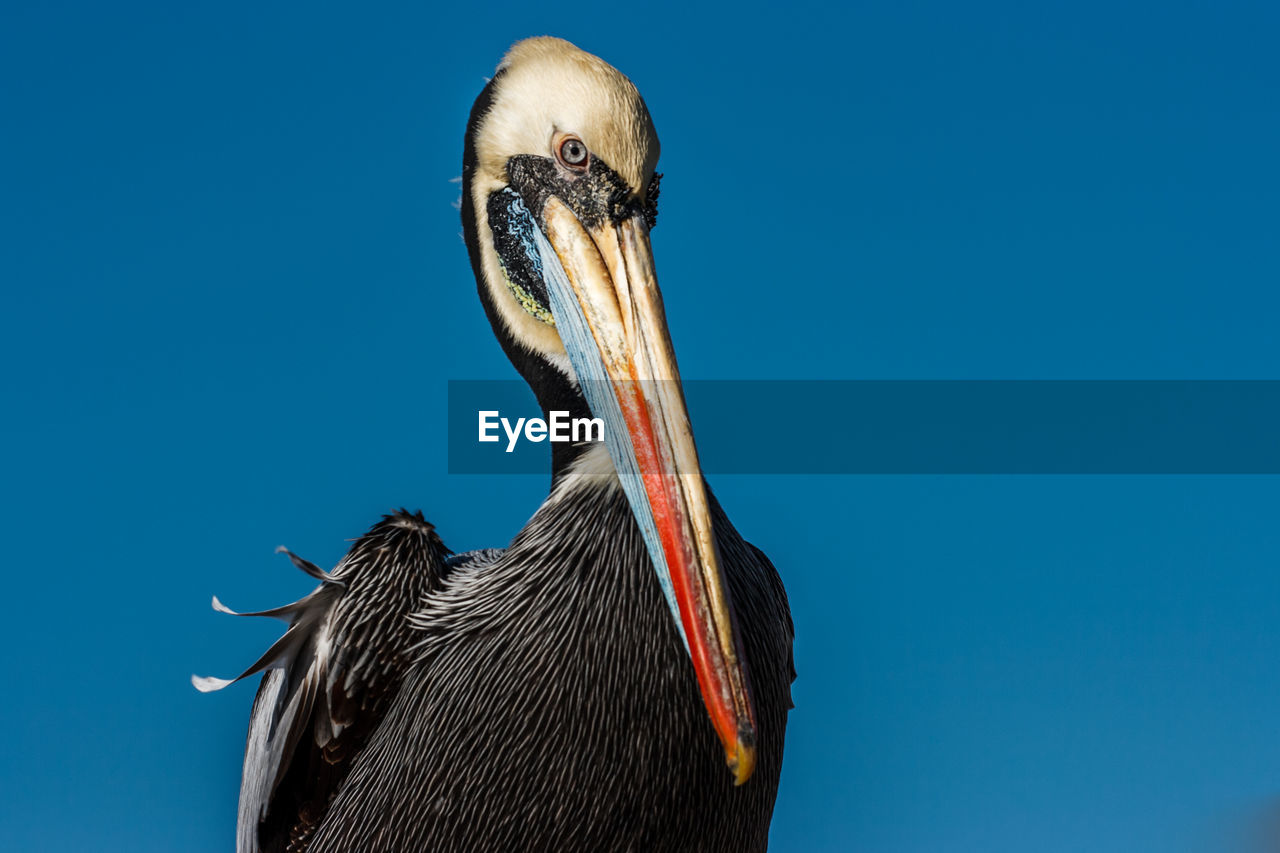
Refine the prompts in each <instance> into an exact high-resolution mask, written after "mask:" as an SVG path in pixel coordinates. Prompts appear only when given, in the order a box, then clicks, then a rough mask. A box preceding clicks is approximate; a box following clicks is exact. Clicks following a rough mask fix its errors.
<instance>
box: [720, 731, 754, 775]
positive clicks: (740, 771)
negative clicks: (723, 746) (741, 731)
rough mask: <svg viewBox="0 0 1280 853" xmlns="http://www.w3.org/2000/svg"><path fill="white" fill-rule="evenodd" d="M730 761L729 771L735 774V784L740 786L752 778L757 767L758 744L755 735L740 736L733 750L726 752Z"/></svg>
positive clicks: (726, 756)
mask: <svg viewBox="0 0 1280 853" xmlns="http://www.w3.org/2000/svg"><path fill="white" fill-rule="evenodd" d="M725 758H726V759H727V761H728V763H729V772H730V773H732V774H733V784H734V786H735V787H736V786H738V785H741V784H743V783H744V782H746V781H747V780H748V779H750V778H751V774H752V773H754V772H755V769H756V745H755V738H754V737H750V738H748V737H739V738H738V739H737V740H736V741H735V742H734V743H733V747H732V750H731V751H726V752H725Z"/></svg>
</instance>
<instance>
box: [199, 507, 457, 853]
mask: <svg viewBox="0 0 1280 853" xmlns="http://www.w3.org/2000/svg"><path fill="white" fill-rule="evenodd" d="M278 550H279V551H280V552H282V553H284V554H287V555H288V557H289V559H290V560H291V561H292V562H293V564H294V565H295V566H297V567H298V568H299V569H300V570H302V571H303V572H306V573H307V574H308V575H310V576H312V577H315V578H317V579H318V580H320V586H318V587H317V588H316V589H315V590H313V591H312V592H311V593H310V594H308V595H307V596H305V597H304V598H302V599H300V600H298V601H295V602H293V603H292V604H287V605H284V606H283V607H277V608H273V609H271V610H262V611H257V612H253V613H236V612H235V611H233V610H231V609H230V608H228V607H226V606H225V605H224V604H222V602H221V601H219V600H218V599H217V598H216V597H215V598H214V599H213V607H214V609H215V610H217V611H219V612H222V613H230V614H233V615H237V616H260V617H268V618H274V619H281V620H284V621H286V622H288V624H289V627H288V628H287V629H286V630H285V632H284V635H283V636H281V637H280V639H279V640H277V641H276V642H275V643H274V644H272V646H271V648H269V649H268V650H267V651H266V652H265V653H264V654H263V655H262V656H261V657H260V658H258V660H257V661H255V662H254V664H253V665H252V666H250V667H249V668H248V669H246V670H245V671H244V672H243V673H241V674H240V675H239V676H237V677H236V678H233V679H220V678H210V677H203V678H201V677H197V676H193V677H192V683H193V684H194V685H195V687H196V689H197V690H200V691H202V692H210V691H213V690H221V689H222V688H223V687H226V686H228V685H230V684H234V683H235V682H237V681H239V680H241V679H243V678H247V677H249V676H251V675H255V674H257V673H259V672H265V673H266V674H265V675H264V676H263V679H262V683H261V684H260V685H259V687H258V694H257V697H256V698H255V699H254V703H253V711H252V712H251V714H250V718H249V731H248V736H247V738H246V742H245V758H244V771H243V773H242V776H241V784H240V806H239V816H238V820H237V832H236V849H237V851H239V853H268V851H284V850H292V849H301V848H302V846H304V845H305V841H306V838H307V837H309V835H310V834H311V832H313V831H314V829H315V827H316V826H317V825H318V824H319V822H320V820H321V819H322V818H323V815H324V812H325V809H327V807H328V804H329V802H330V801H331V800H332V799H333V797H334V796H335V795H336V794H337V791H338V789H339V788H340V786H341V784H342V782H343V780H344V779H345V776H346V771H347V770H348V769H349V767H350V763H351V760H352V759H353V757H354V756H355V754H356V753H358V751H359V749H360V748H361V747H362V746H363V743H364V740H365V739H366V738H367V737H368V735H369V734H370V733H371V732H372V730H373V729H374V728H375V727H376V726H377V724H378V723H379V722H380V721H381V718H382V715H383V714H384V713H385V707H386V704H387V702H388V701H389V699H390V698H391V696H392V695H394V692H395V690H396V689H398V688H399V683H400V679H401V678H402V676H403V673H404V668H405V666H406V664H407V661H408V655H407V652H408V649H409V647H410V645H411V640H412V636H411V630H412V629H411V628H410V625H409V622H408V619H407V617H408V614H409V613H411V612H413V611H414V610H415V609H416V608H417V607H418V605H419V603H420V601H421V599H422V597H423V596H424V595H426V594H427V593H429V592H430V591H432V590H433V589H437V588H438V587H439V585H440V584H441V583H442V582H443V580H444V576H445V573H446V572H447V571H448V570H449V567H448V565H447V563H446V560H447V558H448V556H449V550H448V549H447V548H445V546H444V544H443V543H442V542H441V541H440V538H439V537H438V536H437V535H436V533H435V528H434V527H432V526H431V524H429V523H428V522H427V521H426V520H425V519H423V517H422V514H421V513H420V512H419V513H414V514H411V513H409V512H407V511H405V510H400V511H399V512H396V513H392V514H390V515H387V516H384V518H383V519H382V521H380V522H379V523H378V524H376V525H374V527H373V528H372V529H371V530H369V532H368V533H366V534H365V535H364V536H362V537H360V538H359V539H358V540H356V542H355V544H354V545H352V547H351V550H350V551H349V552H348V554H347V556H346V557H344V558H343V559H342V561H341V562H340V563H339V564H338V565H337V567H335V568H334V570H333V571H332V572H325V571H323V570H321V569H320V568H318V567H317V566H316V565H315V564H314V563H311V562H309V561H307V560H304V559H302V558H301V557H298V556H297V555H295V554H293V553H292V552H291V551H288V550H287V549H284V548H280V549H278Z"/></svg>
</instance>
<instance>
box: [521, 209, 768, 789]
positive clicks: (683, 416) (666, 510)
mask: <svg viewBox="0 0 1280 853" xmlns="http://www.w3.org/2000/svg"><path fill="white" fill-rule="evenodd" d="M542 219H543V224H544V229H545V232H546V240H547V241H549V244H550V245H549V246H547V247H545V248H543V246H542V244H543V241H542V240H541V237H542V234H541V233H539V234H537V235H536V236H537V238H539V240H538V242H539V243H540V253H541V254H543V255H544V262H543V273H544V278H545V279H546V280H547V285H548V295H549V296H550V299H551V303H552V304H551V309H552V313H553V314H554V316H555V320H556V326H557V329H558V331H559V333H560V337H561V340H562V341H564V344H565V349H566V351H567V352H568V354H569V358H570V361H571V363H572V364H573V367H574V370H575V371H576V373H577V375H578V378H579V384H580V385H581V387H582V389H583V392H584V395H585V396H586V398H587V402H588V405H590V406H591V409H592V412H593V414H595V415H596V416H597V417H600V418H602V419H603V420H604V422H605V440H606V443H607V444H608V445H609V451H610V454H611V456H612V457H613V462H614V466H615V468H616V469H617V471H618V475H619V479H620V480H621V482H622V486H623V488H624V490H625V491H626V494H627V498H628V500H629V502H630V504H631V508H632V512H633V513H634V514H635V516H636V519H637V521H638V522H639V524H640V528H641V532H642V533H643V534H644V538H645V541H646V543H647V545H648V547H649V552H650V556H651V558H652V560H653V564H654V568H655V569H656V570H657V573H658V578H659V581H660V582H661V584H662V586H663V591H664V593H665V594H666V596H667V600H668V604H669V605H670V606H671V610H672V615H673V616H674V617H675V620H676V626H677V628H678V629H679V630H680V632H681V634H682V636H683V638H684V640H685V645H686V647H687V648H688V651H689V655H690V658H691V659H692V661H693V666H694V670H695V672H696V673H697V677H698V686H699V687H700V688H701V691H702V698H703V701H704V702H705V703H706V706H707V712H708V714H709V716H710V717H711V722H712V724H713V725H714V727H715V730H716V734H717V735H718V736H719V738H720V741H721V743H722V744H723V745H724V750H725V758H726V761H727V762H728V765H729V769H730V770H731V771H732V773H733V775H734V781H735V783H736V784H739V785H740V784H742V783H743V782H745V781H746V780H747V779H748V778H749V777H750V776H751V773H752V771H753V770H754V769H755V761H756V758H755V712H754V709H753V708H752V702H751V693H750V686H749V683H748V679H747V672H746V664H745V660H744V657H743V655H742V646H741V641H740V639H739V637H738V631H737V630H736V626H735V624H734V616H733V611H732V607H731V604H730V601H729V596H728V592H727V589H726V587H725V580H724V574H723V572H722V571H721V568H720V555H719V553H718V551H717V549H716V543H715V536H714V534H713V532H712V528H711V511H710V507H709V505H708V501H707V492H706V486H705V484H704V482H703V479H702V470H701V467H700V466H699V464H698V452H697V449H696V448H695V446H694V442H693V432H692V430H691V428H690V426H689V415H688V412H687V410H686V407H685V401H684V392H683V390H682V388H681V385H680V373H679V371H678V369H677V368H676V358H675V353H674V351H673V350H672V347H671V338H670V335H669V333H668V331H667V321H666V315H665V313H664V311H663V308H662V296H661V294H660V293H659V291H658V281H657V277H656V275H655V274H654V269H653V252H652V249H651V248H650V245H649V233H648V228H647V227H646V226H645V224H644V221H643V220H642V219H641V218H640V217H638V216H633V217H630V218H627V219H625V220H623V221H622V222H620V223H618V224H616V225H615V224H610V223H607V222H606V223H604V224H601V225H598V226H595V227H592V228H590V229H588V228H586V227H584V226H583V224H582V223H581V222H580V221H579V220H578V218H577V216H575V215H574V214H573V212H572V211H571V210H570V209H569V208H568V206H566V205H565V204H564V203H563V202H561V201H560V200H559V199H558V198H555V197H552V198H550V199H548V200H547V202H546V204H545V206H544V208H543V215H542ZM535 230H536V229H535ZM548 248H549V249H552V250H554V259H553V258H551V257H546V256H547V255H550V254H551V253H550V252H548V251H546V249H548ZM554 261H558V263H555V262H554Z"/></svg>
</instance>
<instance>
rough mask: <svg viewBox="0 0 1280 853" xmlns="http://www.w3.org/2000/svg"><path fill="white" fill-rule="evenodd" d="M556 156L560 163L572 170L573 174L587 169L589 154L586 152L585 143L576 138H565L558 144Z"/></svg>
mask: <svg viewBox="0 0 1280 853" xmlns="http://www.w3.org/2000/svg"><path fill="white" fill-rule="evenodd" d="M556 154H557V156H559V158H560V162H561V163H563V164H564V165H566V166H568V167H569V168H570V169H573V170H574V171H575V172H581V171H583V170H584V169H586V167H587V160H588V159H589V158H590V156H591V153H590V152H589V151H587V146H586V143H584V142H583V141H582V140H581V139H579V138H578V137H576V136H568V137H565V139H564V141H563V142H561V143H560V147H559V148H558V149H556Z"/></svg>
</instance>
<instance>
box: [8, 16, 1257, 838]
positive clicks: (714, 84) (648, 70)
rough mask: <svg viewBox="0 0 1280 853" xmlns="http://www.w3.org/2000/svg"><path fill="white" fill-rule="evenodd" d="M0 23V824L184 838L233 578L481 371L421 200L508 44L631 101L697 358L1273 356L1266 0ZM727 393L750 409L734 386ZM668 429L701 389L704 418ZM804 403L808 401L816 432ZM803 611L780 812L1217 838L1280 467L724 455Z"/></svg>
mask: <svg viewBox="0 0 1280 853" xmlns="http://www.w3.org/2000/svg"><path fill="white" fill-rule="evenodd" d="M431 5H432V4H425V3H404V4H396V5H388V6H378V5H374V4H360V5H358V6H357V5H355V4H352V5H351V6H350V7H338V6H335V5H333V4H329V3H307V4H287V3H271V4H259V3H253V4H249V3H239V2H220V3H216V4H213V3H208V4H203V3H201V4H196V3H181V4H175V3H154V4H143V3H114V4H83V5H80V4H69V3H60V2H45V3H40V4H25V6H26V8H16V4H8V5H6V7H5V10H4V11H3V12H0V80H3V81H4V82H3V85H2V86H0V123H2V127H0V282H3V308H2V309H0V364H2V365H3V399H4V409H5V415H4V417H3V419H0V438H2V440H3V443H2V447H3V449H2V450H0V466H2V467H0V481H2V482H3V484H4V485H3V493H2V495H0V519H2V521H0V523H2V524H3V528H2V529H3V534H4V544H5V571H4V573H3V578H4V583H3V589H4V599H5V606H4V617H3V619H2V620H0V625H2V626H3V627H0V632H2V634H0V663H2V664H3V672H4V679H5V680H4V684H5V687H4V691H3V696H4V700H3V701H0V731H3V732H4V733H5V735H4V740H5V744H6V746H5V756H4V760H3V761H2V762H0V838H3V839H4V846H5V847H6V848H7V849H12V850H35V849H40V850H53V851H58V850H78V849H95V850H112V851H116V850H119V851H172V850H184V851H221V850H226V849H229V845H230V844H231V842H232V837H233V836H232V825H233V821H234V803H235V797H236V785H237V779H238V776H237V774H238V764H239V760H240V755H241V748H242V736H243V728H244V725H245V720H246V717H247V712H248V707H249V704H250V701H251V698H252V690H253V689H252V687H251V686H248V685H242V686H239V687H237V688H234V689H231V690H228V691H226V692H224V693H222V694H218V695H213V696H200V695H197V694H196V693H195V691H194V690H192V689H191V687H190V685H189V684H188V682H187V678H188V676H189V674H190V673H191V672H193V671H196V672H201V673H214V674H224V675H225V674H231V673H233V672H235V671H238V669H239V668H240V667H241V666H243V665H244V664H246V663H247V662H249V661H250V660H252V659H253V657H254V656H256V654H257V653H258V652H259V651H261V649H262V648H264V646H265V644H266V643H267V642H269V640H270V639H271V637H272V636H274V634H275V631H276V630H277V629H276V626H275V625H274V624H269V625H262V624H256V623H252V624H250V623H246V622H243V621H241V622H235V621H232V620H230V619H229V618H227V617H218V616H217V615H215V614H213V613H212V612H211V611H210V610H209V607H208V599H209V595H210V594H211V593H214V592H217V593H219V594H220V595H221V596H222V597H223V598H224V600H226V601H227V602H228V603H229V604H230V605H232V606H235V607H239V608H248V609H256V608H258V607H264V606H270V605H274V604H279V603H282V602H284V601H286V600H291V599H292V598H295V597H297V596H298V595H299V594H300V593H302V592H303V591H305V589H306V588H307V587H308V585H309V580H308V579H307V578H305V577H303V576H302V575H300V574H299V573H297V572H296V571H294V570H292V569H291V568H290V567H289V566H288V565H287V564H286V562H285V561H284V560H283V559H282V558H280V557H276V556H273V554H272V549H273V548H274V547H275V546H276V545H278V544H281V543H284V544H287V545H289V546H290V547H292V548H294V549H296V550H297V551H299V552H300V553H301V554H303V555H305V556H307V557H309V558H311V559H313V560H316V561H317V562H319V563H321V564H322V565H329V564H332V563H333V562H334V561H336V560H337V558H338V557H340V556H341V554H342V553H343V551H344V545H345V543H344V539H346V538H347V537H351V536H355V535H358V534H359V533H361V532H362V531H363V529H364V528H365V527H367V526H368V525H369V524H370V523H371V522H372V521H373V520H374V519H376V518H377V516H378V514H379V513H381V512H383V511H385V510H387V509H388V508H391V507H393V506H400V505H407V506H410V507H421V508H422V509H423V510H424V512H425V513H426V515H427V517H428V518H430V519H432V520H433V521H435V522H436V523H437V525H438V526H439V529H440V530H441V532H442V533H443V535H444V536H445V539H446V541H447V542H448V543H449V544H450V545H451V546H452V547H454V548H456V549H465V548H472V547H479V546H491V545H501V544H504V543H505V542H506V541H507V540H508V539H509V538H510V536H511V535H512V534H513V533H514V532H515V531H516V530H517V529H518V528H519V527H520V525H521V524H522V523H523V521H524V520H525V519H526V518H527V517H528V515H529V514H530V513H531V512H532V510H533V509H534V507H535V506H536V505H537V503H538V502H539V500H540V498H541V496H542V494H543V493H544V491H545V485H546V484H545V481H544V480H543V479H542V478H541V477H534V476H524V477H513V478H510V479H505V480H504V479H495V478H492V477H462V476H456V477H451V476H449V475H447V474H446V473H445V447H444V424H445V418H444V412H443V405H444V393H445V383H446V381H447V380H448V379H450V378H487V377H495V378H505V377H509V376H511V375H512V373H511V371H510V368H509V366H508V365H507V363H506V361H505V360H504V358H503V356H502V353H501V351H500V350H499V348H498V346H497V344H496V343H495V342H494V340H493V338H492V336H491V334H490V331H489V328H488V325H487V323H486V321H485V319H484V317H483V315H482V312H481V310H480V307H479V304H478V302H477V299H476V296H475V292H474V285H473V283H472V281H471V273H470V268H469V265H468V263H467V260H466V255H465V250H464V248H463V244H462V240H461V239H460V236H459V232H460V226H459V222H458V214H457V211H456V210H455V209H454V207H453V204H454V202H455V201H456V200H457V198H458V186H457V184H455V183H451V179H453V178H455V177H456V176H457V175H458V174H459V172H460V166H459V163H460V159H461V146H462V131H463V126H464V124H465V120H466V115H467V110H468V108H469V106H470V104H471V101H472V99H473V98H474V97H475V95H476V94H477V93H478V91H479V90H480V88H481V86H482V85H483V84H484V80H485V75H487V74H489V73H491V71H492V68H493V66H494V65H495V63H496V62H497V60H498V58H499V57H500V56H501V54H502V52H503V50H504V49H505V47H506V46H507V45H508V44H509V43H510V42H512V41H514V40H516V39H518V38H520V37H523V36H526V35H532V34H539V33H552V34H556V35H561V36H564V37H566V38H569V39H571V40H573V41H575V42H577V43H578V44H580V45H581V46H582V47H584V48H586V49H588V50H591V51H593V52H596V53H598V54H600V55H601V56H603V57H605V58H606V59H608V60H609V61H611V62H613V63H614V64H615V65H617V66H618V67H619V68H621V69H622V70H624V71H625V72H626V73H627V74H629V75H631V77H632V78H633V79H634V80H635V82H636V83H637V84H638V85H639V86H640V88H641V90H642V91H643V93H644V94H645V97H646V99H647V101H648V104H649V106H650V109H651V111H652V113H653V116H654V118H655V121H656V123H657V126H658V130H659V133H660V134H661V137H662V142H663V147H664V153H663V157H662V163H661V168H662V169H663V171H665V172H666V175H667V177H666V180H665V181H664V183H663V197H662V198H663V205H662V217H661V222H660V224H659V227H658V229H657V231H656V232H655V236H654V242H655V251H656V253H657V262H658V269H659V273H660V276H661V279H662V283H663V289H664V293H665V296H666V302H667V308H668V313H669V315H670V318H671V324H672V333H673V336H674V339H675V342H676V346H677V351H678V352H679V355H680V360H681V366H682V368H683V370H684V373H685V374H686V375H687V376H690V377H701V378H791V377H796V378H872V379H894V378H930V379H949V378H955V379H976V378H1018V379H1036V378H1134V379H1153V378H1178V379H1182V378H1188V379H1214V378H1280V344H1278V343H1277V334H1276V322H1277V317H1278V316H1280V294H1278V291H1277V283H1280V253H1278V252H1277V240H1278V239H1280V237H1278V235H1280V222H1278V221H1277V220H1278V218H1280V217H1278V214H1277V210H1278V209H1280V208H1278V207H1277V199H1278V198H1280V157H1277V152H1278V151H1280V105H1278V103H1277V92H1280V64H1278V63H1280V61H1278V60H1277V56H1278V53H1277V50H1276V35H1277V32H1280V16H1278V13H1277V11H1276V6H1275V4H1269V3H1256V4H1247V5H1243V4H1233V3H1227V4H1214V5H1210V4H1185V3H1149V4H1132V3H1092V2H1086V3H1074V4H1062V5H1061V7H1060V8H1057V9H1044V8H1038V6H1039V5H1040V4H1026V3H1008V4H989V3H985V4H976V5H975V4H951V3H939V4H927V3H915V2H900V0H894V1H893V2H881V3H870V4H866V3H864V4H857V5H856V7H854V8H848V7H843V8H837V6H838V4H829V3H822V4H816V3H807V2H789V3H786V4H781V5H771V6H769V7H764V6H752V5H744V4H735V5H720V6H715V7H711V6H699V5H697V4H691V3H678V4H671V5H662V4H654V3H645V4H617V3H597V4H586V5H583V4H567V5H566V4H527V3H520V4H506V3H501V2H493V3H486V4H481V5H480V6H476V7H474V8H470V7H469V6H468V4H448V5H446V6H444V7H443V8H440V9H432V8H431ZM746 414H749V413H745V412H744V415H746ZM695 426H696V424H695ZM839 429H840V425H839V424H838V423H832V424H830V425H829V430H830V434H831V435H832V436H836V435H838V431H839ZM713 486H714V487H715V488H716V490H717V492H718V494H719V496H720V498H721V500H722V502H723V503H724V504H725V505H726V507H727V509H728V510H729V512H730V514H731V516H732V517H733V518H734V521H735V523H736V524H737V526H738V527H739V529H740V530H742V531H743V532H744V533H745V534H746V535H747V536H748V537H749V538H751V539H752V540H754V541H755V542H756V543H757V544H758V545H760V546H761V547H762V548H764V550H765V551H767V552H768V553H769V554H771V555H772V557H773V559H774V561H775V562H776V563H777V565H778V567H779V569H780V570H781V571H782V573H783V576H784V578H785V580H786V582H787V585H788V588H789V589H790V592H791V600H792V606H793V609H794V611H795V620H796V626H797V631H798V637H797V646H796V659H797V665H798V668H799V670H800V680H799V681H798V682H797V684H796V688H795V696H796V705H797V707H796V710H795V712H794V714H793V715H792V719H791V727H790V731H789V735H788V741H789V750H788V754H787V763H786V768H785V771H784V778H783V782H782V788H781V793H780V795H779V799H778V808H777V813H776V819H775V823H774V830H773V838H774V847H775V849H776V850H778V851H828V850H830V851H837V850H865V851H885V853H906V852H907V851H921V853H923V852H924V851H984V853H990V851H1010V852H1011V853H1012V852H1013V851H1026V850H1038V851H1079V850H1090V851H1134V850H1171V849H1173V850H1177V849H1189V848H1195V849H1204V848H1208V849H1214V848H1216V847H1218V846H1220V842H1219V841H1218V840H1215V839H1220V838H1221V835H1222V833H1223V832H1227V831H1228V830H1229V829H1230V828H1231V827H1238V826H1240V825H1245V824H1249V823H1250V822H1253V821H1257V820H1260V819H1262V816H1265V815H1267V814H1270V813H1272V812H1274V811H1275V810H1276V809H1277V808H1280V532H1278V530H1280V528H1278V527H1277V523H1276V521H1277V515H1278V514H1280V480H1278V479H1277V478H1270V477H1176V476H1163V477H1047V476H1045V477H1032V476H1028V477H991V476H988V477H982V476H965V477H927V476H914V477H889V476H877V477H750V476H725V477H719V478H717V479H715V480H714V481H713Z"/></svg>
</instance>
